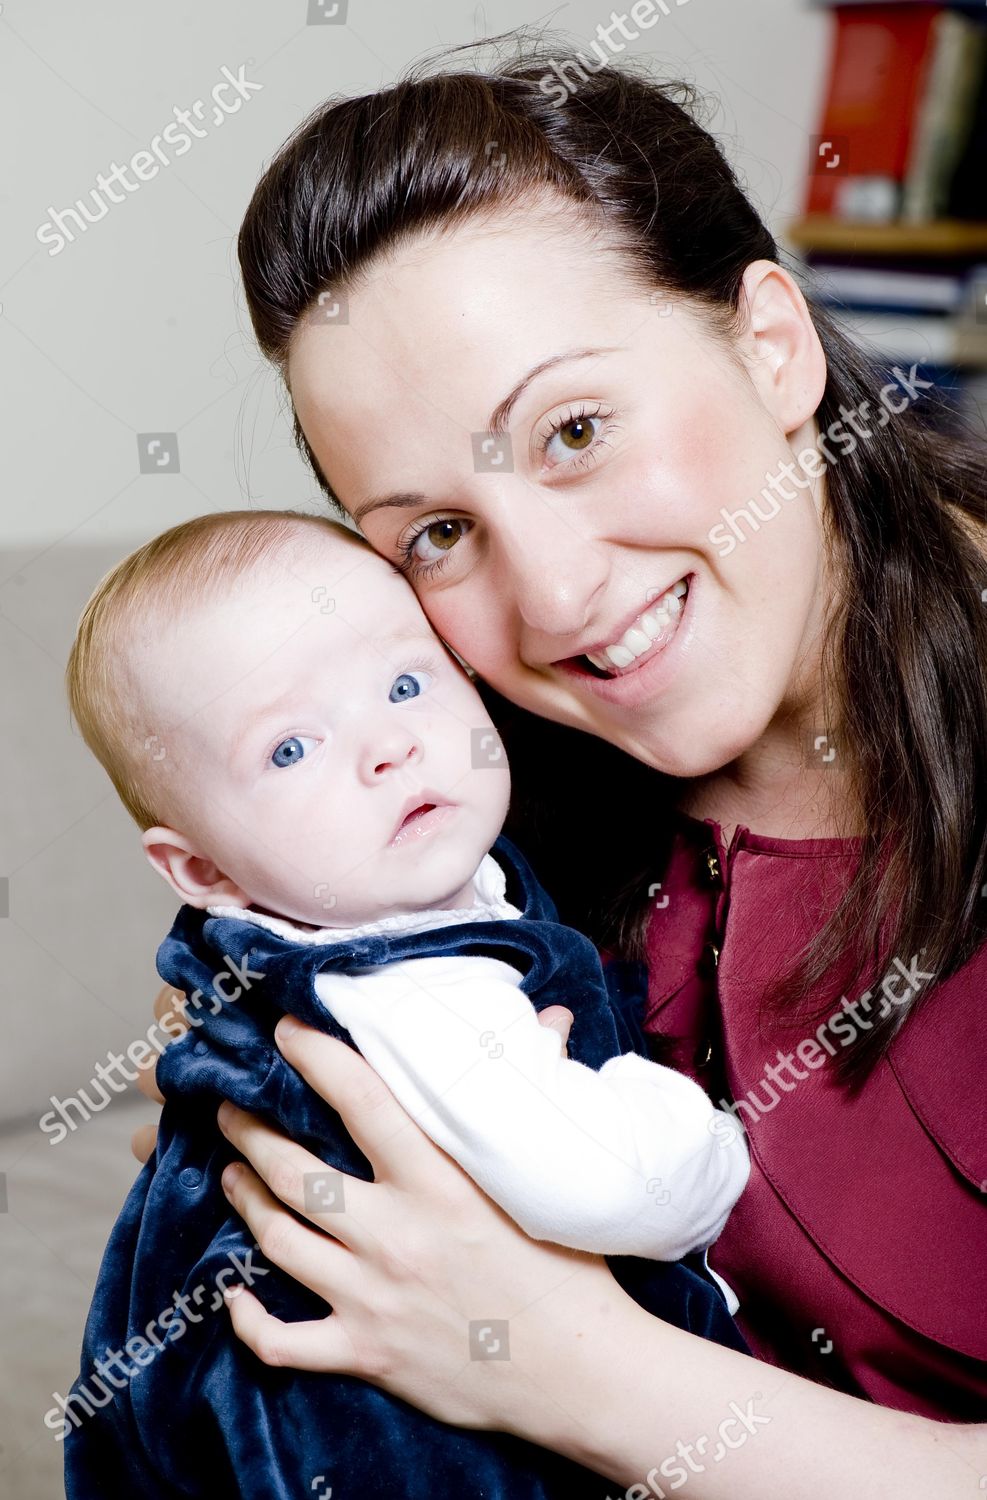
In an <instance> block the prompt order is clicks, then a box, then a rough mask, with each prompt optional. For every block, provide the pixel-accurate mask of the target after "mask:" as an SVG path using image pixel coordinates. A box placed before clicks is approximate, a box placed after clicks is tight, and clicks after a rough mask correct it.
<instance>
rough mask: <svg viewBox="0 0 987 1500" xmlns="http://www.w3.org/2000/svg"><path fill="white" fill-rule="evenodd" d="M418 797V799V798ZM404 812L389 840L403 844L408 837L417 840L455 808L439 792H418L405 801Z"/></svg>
mask: <svg viewBox="0 0 987 1500" xmlns="http://www.w3.org/2000/svg"><path fill="white" fill-rule="evenodd" d="M419 799H420V800H419ZM405 809H406V810H405V812H404V814H403V816H402V817H401V818H400V820H399V822H398V824H397V826H396V827H395V829H394V832H393V833H392V834H391V839H390V842H391V844H392V845H394V844H403V843H405V842H407V840H408V839H414V840H416V841H417V840H418V839H419V838H424V837H425V836H426V835H427V834H429V833H431V832H432V830H433V829H434V828H438V827H439V826H440V825H441V824H443V823H445V822H446V820H447V819H448V817H449V816H450V814H452V813H454V812H455V810H456V807H455V803H452V802H449V801H447V800H446V799H445V798H444V797H443V796H442V795H441V793H440V792H433V791H431V790H429V791H427V792H419V793H418V795H417V797H415V798H414V799H413V800H412V799H409V801H408V802H406V803H405Z"/></svg>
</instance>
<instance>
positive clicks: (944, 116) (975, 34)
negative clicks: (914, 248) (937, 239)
mask: <svg viewBox="0 0 987 1500" xmlns="http://www.w3.org/2000/svg"><path fill="white" fill-rule="evenodd" d="M985 61H987V29H985V27H984V26H982V25H980V24H979V23H978V22H976V21H974V20H972V18H971V17H969V16H965V15H961V14H960V12H959V11H952V10H944V11H941V12H940V13H939V14H938V15H937V16H936V17H935V20H934V21H933V24H932V51H931V55H930V57H929V59H928V65H927V75H926V78H925V80H924V82H923V87H922V98H921V103H920V105H919V110H918V116H917V118H916V120H915V127H914V132H913V135H912V140H911V144H910V147H909V153H908V167H907V171H906V175H905V187H904V193H903V198H902V211H901V216H902V218H904V219H908V220H910V221H911V222H912V223H921V222H923V221H924V220H926V219H937V218H941V217H942V216H943V215H945V214H946V213H947V212H948V211H949V199H950V189H951V187H952V183H953V177H954V175H955V173H956V170H957V167H958V166H959V162H960V158H961V157H962V155H963V151H964V148H965V146H966V143H967V140H968V139H969V137H970V133H971V128H972V125H973V120H974V114H975V111H976V106H977V95H978V92H979V90H980V87H981V82H982V80H983V77H984V65H985ZM981 173H982V174H983V163H981Z"/></svg>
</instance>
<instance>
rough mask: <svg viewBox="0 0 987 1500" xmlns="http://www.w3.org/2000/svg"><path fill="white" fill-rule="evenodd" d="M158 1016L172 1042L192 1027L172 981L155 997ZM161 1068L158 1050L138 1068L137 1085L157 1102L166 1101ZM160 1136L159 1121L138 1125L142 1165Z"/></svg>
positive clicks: (135, 1144)
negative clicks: (158, 1079) (161, 1087)
mask: <svg viewBox="0 0 987 1500" xmlns="http://www.w3.org/2000/svg"><path fill="white" fill-rule="evenodd" d="M154 1016H155V1020H156V1021H157V1022H158V1026H159V1029H161V1030H163V1031H165V1033H166V1034H167V1035H168V1037H169V1038H170V1040H171V1041H172V1042H173V1041H177V1039H178V1037H179V1035H180V1033H181V1032H182V1031H187V1030H188V1024H189V1023H188V1021H187V1020H186V1019H185V996H184V995H183V994H182V992H181V990H176V989H174V988H173V987H172V986H171V985H170V984H166V985H163V986H162V987H161V989H160V990H159V991H158V993H157V996H156V998H155V1001H154ZM166 1023H167V1024H166ZM157 1072H158V1058H157V1054H155V1056H154V1058H153V1059H152V1061H150V1062H149V1063H147V1065H146V1066H145V1067H143V1068H141V1069H140V1071H139V1072H138V1074H137V1087H138V1088H139V1089H140V1091H141V1093H142V1094H143V1095H144V1097H145V1098H146V1099H151V1100H152V1101H153V1102H154V1103H155V1104H163V1103H164V1095H163V1094H162V1092H161V1090H160V1089H159V1088H158V1084H157ZM157 1139H158V1127H157V1126H156V1125H138V1127H137V1129H136V1130H135V1131H134V1133H133V1135H132V1136H131V1138H130V1149H131V1151H132V1152H133V1153H134V1155H135V1156H136V1158H137V1160H138V1161H139V1162H140V1163H141V1165H142V1166H143V1164H144V1162H146V1161H148V1160H149V1159H150V1157H151V1154H152V1152H153V1151H154V1146H155V1142H156V1141H157Z"/></svg>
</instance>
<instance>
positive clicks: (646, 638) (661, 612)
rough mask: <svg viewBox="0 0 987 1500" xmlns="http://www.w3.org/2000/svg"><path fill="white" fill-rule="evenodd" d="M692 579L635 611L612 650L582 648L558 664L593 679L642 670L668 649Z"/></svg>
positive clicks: (604, 679) (602, 679) (676, 630)
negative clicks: (577, 653) (586, 649)
mask: <svg viewBox="0 0 987 1500" xmlns="http://www.w3.org/2000/svg"><path fill="white" fill-rule="evenodd" d="M691 582H692V575H691V574H686V575H685V577H684V578H682V579H680V580H679V581H678V582H677V583H675V584H672V585H671V587H670V588H667V589H665V590H663V591H662V593H661V594H660V595H658V596H656V598H655V599H653V600H651V601H650V602H649V603H648V604H647V605H646V606H645V608H644V609H643V610H641V611H639V613H638V614H637V615H635V617H634V619H633V621H632V622H631V624H630V625H629V626H628V627H627V629H626V630H625V631H624V632H623V633H622V634H621V635H620V636H619V637H618V638H617V639H616V640H615V641H613V642H611V644H610V648H609V651H608V650H607V649H606V648H604V649H602V650H599V651H593V652H582V653H580V654H579V655H578V656H569V657H566V658H565V659H564V660H563V661H560V662H557V663H556V665H557V666H562V667H565V668H566V669H567V670H569V671H572V672H575V673H577V674H578V675H580V676H583V677H589V678H591V679H593V680H594V681H607V680H613V679H616V678H619V677H627V676H630V675H631V674H632V673H633V672H636V671H639V670H640V669H641V667H642V666H644V665H645V663H647V662H648V661H650V660H651V659H652V657H654V656H657V655H658V654H659V653H660V652H662V651H665V650H666V649H667V648H668V646H670V645H671V643H672V641H673V640H674V639H675V637H676V635H677V634H678V631H679V627H680V625H681V623H682V619H683V616H684V614H685V609H686V604H687V602H688V598H689V589H690V586H691ZM610 652H612V653H613V656H612V657H611V655H610V654H609V653H610ZM632 653H633V654H632ZM614 657H615V658H616V660H614V659H613V658H614Z"/></svg>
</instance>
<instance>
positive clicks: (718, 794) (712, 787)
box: [676, 745, 864, 843]
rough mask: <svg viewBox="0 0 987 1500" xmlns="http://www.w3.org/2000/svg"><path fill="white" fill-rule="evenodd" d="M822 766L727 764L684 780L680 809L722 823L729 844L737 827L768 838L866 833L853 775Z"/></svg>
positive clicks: (764, 762) (832, 762)
mask: <svg viewBox="0 0 987 1500" xmlns="http://www.w3.org/2000/svg"><path fill="white" fill-rule="evenodd" d="M827 753H828V747H827V746H825V745H820V747H819V751H818V754H819V764H818V765H817V766H813V765H809V764H797V763H796V764H795V765H791V764H782V765H778V764H774V765H771V764H769V763H767V758H762V759H761V760H760V761H758V762H755V763H753V764H752V763H751V761H750V759H749V758H747V757H745V758H744V760H743V761H742V762H734V763H733V764H732V765H730V766H724V767H722V768H721V769H720V770H718V771H713V772H711V773H710V774H709V775H708V776H701V777H696V778H695V779H693V780H690V781H687V782H683V783H682V785H681V791H680V794H679V796H678V797H677V798H676V806H677V807H678V809H679V811H680V812H683V813H686V814H688V815H689V816H690V817H693V818H700V819H701V818H712V819H713V821H714V822H716V823H719V825H720V827H721V829H722V832H723V837H724V839H725V840H726V842H727V843H729V842H730V840H731V839H732V838H733V835H734V832H735V830H736V829H737V827H738V826H743V827H745V828H749V829H750V831H751V832H752V833H759V834H762V835H763V836H764V837H765V838H778V839H825V838H852V837H855V836H859V835H861V834H862V833H863V832H864V827H863V819H862V818H861V817H857V818H854V817H853V815H852V812H851V808H852V805H853V798H852V795H851V789H850V786H849V778H848V776H847V775H845V774H844V773H843V772H842V771H841V770H840V769H839V767H838V765H837V764H836V763H835V760H836V758H835V757H834V758H833V759H831V760H830V761H826V760H825V758H824V757H825V756H826V755H827Z"/></svg>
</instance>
